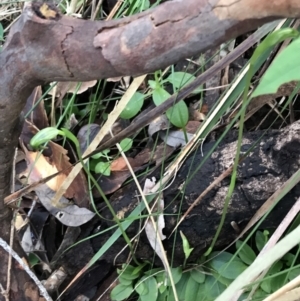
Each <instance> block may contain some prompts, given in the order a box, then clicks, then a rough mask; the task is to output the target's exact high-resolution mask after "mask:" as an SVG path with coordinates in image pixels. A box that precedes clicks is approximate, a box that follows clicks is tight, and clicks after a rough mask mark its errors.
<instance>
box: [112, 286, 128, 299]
mask: <svg viewBox="0 0 300 301" xmlns="http://www.w3.org/2000/svg"><path fill="white" fill-rule="evenodd" d="M132 292H133V289H132V286H127V285H123V284H118V285H117V286H116V287H114V288H113V289H112V291H111V293H110V298H111V300H113V301H122V300H125V299H126V298H128V297H129V296H130V295H131V293H132Z"/></svg>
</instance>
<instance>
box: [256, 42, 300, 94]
mask: <svg viewBox="0 0 300 301" xmlns="http://www.w3.org/2000/svg"><path fill="white" fill-rule="evenodd" d="M299 68H300V38H298V39H296V40H295V41H294V42H292V43H291V44H290V45H289V46H287V47H286V48H285V49H284V50H283V51H282V52H280V53H279V54H278V56H277V57H276V59H275V60H274V61H273V62H272V64H271V65H270V67H269V68H268V70H267V71H266V72H265V74H264V75H263V77H262V79H261V81H260V83H259V85H258V86H257V88H256V89H255V91H254V92H253V93H252V96H251V97H256V96H258V95H263V94H274V93H276V91H277V90H278V88H279V87H280V86H281V85H282V84H284V83H288V82H290V81H293V80H295V81H299V80H300V73H299Z"/></svg>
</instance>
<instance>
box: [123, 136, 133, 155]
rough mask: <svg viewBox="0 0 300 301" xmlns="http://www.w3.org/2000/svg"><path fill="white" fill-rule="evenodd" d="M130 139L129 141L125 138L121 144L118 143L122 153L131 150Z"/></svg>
mask: <svg viewBox="0 0 300 301" xmlns="http://www.w3.org/2000/svg"><path fill="white" fill-rule="evenodd" d="M132 142H133V141H132V139H130V138H125V139H123V140H122V141H121V142H120V146H121V148H122V151H123V152H127V151H128V150H130V149H131V147H132Z"/></svg>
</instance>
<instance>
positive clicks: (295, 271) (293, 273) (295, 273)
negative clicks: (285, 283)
mask: <svg viewBox="0 0 300 301" xmlns="http://www.w3.org/2000/svg"><path fill="white" fill-rule="evenodd" d="M288 273H289V274H288V279H289V280H290V281H292V280H293V279H294V278H296V277H298V276H299V275H300V268H296V269H293V270H291V271H289V272H288Z"/></svg>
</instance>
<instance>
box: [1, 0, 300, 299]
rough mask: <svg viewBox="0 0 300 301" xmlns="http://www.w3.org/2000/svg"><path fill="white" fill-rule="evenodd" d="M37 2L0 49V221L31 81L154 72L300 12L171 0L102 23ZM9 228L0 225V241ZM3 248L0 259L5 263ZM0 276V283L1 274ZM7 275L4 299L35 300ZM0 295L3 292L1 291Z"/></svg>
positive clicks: (288, 7)
mask: <svg viewBox="0 0 300 301" xmlns="http://www.w3.org/2000/svg"><path fill="white" fill-rule="evenodd" d="M41 5H42V4H41V3H38V2H33V3H32V4H29V5H26V8H25V10H24V12H23V14H22V15H21V17H20V18H19V19H18V21H17V22H16V23H15V24H14V25H13V27H12V28H11V30H10V33H9V36H8V38H7V40H6V43H5V45H4V47H3V50H2V52H1V54H0V66H1V68H0V167H1V168H0V218H1V220H0V222H1V225H5V227H8V225H9V221H10V219H11V212H10V211H9V210H8V209H5V208H4V204H3V198H4V197H5V196H6V195H7V194H8V193H9V185H10V178H11V166H12V158H13V153H14V152H13V149H14V147H16V146H17V142H18V137H19V134H20V130H21V126H20V125H21V124H22V122H20V120H21V119H20V113H21V111H22V109H23V107H24V105H25V102H26V99H27V97H28V96H29V95H30V93H31V92H32V90H33V88H34V87H36V86H37V85H40V84H44V83H48V82H51V81H88V80H92V79H100V78H107V77H116V76H120V75H133V76H135V75H139V74H144V73H148V72H152V71H154V70H156V69H159V68H163V67H166V66H167V65H169V64H172V63H174V62H176V61H178V60H179V59H182V58H185V57H189V56H192V55H195V54H198V53H200V52H201V51H204V50H206V49H208V48H209V47H213V46H216V45H219V44H220V43H222V42H225V41H227V40H228V39H230V38H233V37H236V36H237V35H239V34H242V33H244V32H247V31H249V30H252V29H254V28H256V27H257V26H258V25H261V24H263V23H265V22H267V21H268V20H273V19H276V18H280V17H299V16H300V2H299V1H297V0H289V1H288V0H285V1H284V0H274V1H272V2H270V1H267V0H264V1H257V0H241V1H233V0H219V1H218V0H210V1H205V0H184V1H183V0H173V1H169V2H165V3H163V4H162V5H160V6H158V7H156V8H155V9H153V10H149V11H146V12H144V13H141V14H138V15H136V16H133V17H130V18H124V19H121V20H114V21H108V22H92V21H87V20H77V19H74V18H70V17H65V16H61V15H60V14H59V13H58V12H57V11H56V9H55V7H52V6H50V5H48V4H47V9H46V10H42V9H41ZM44 5H45V4H44ZM44 8H45V7H44ZM7 231H8V230H7V229H5V230H3V227H2V230H1V237H2V238H4V239H5V240H8V232H7ZM1 252H2V251H1ZM4 255H5V254H3V256H1V264H2V265H1V266H6V264H7V256H4ZM1 273H4V272H3V270H2V271H1ZM1 276H3V277H1V279H0V281H1V284H2V285H4V283H6V275H4V274H1ZM12 278H13V283H15V284H16V283H18V285H17V286H14V285H12V287H11V292H10V293H11V296H10V297H11V299H10V300H18V301H22V300H39V296H38V292H37V290H34V289H33V290H32V291H33V293H31V294H30V295H28V294H26V293H25V292H27V291H28V290H27V283H28V277H27V275H26V274H25V273H23V272H22V273H19V274H18V273H15V270H13V273H12ZM21 278H22V279H21ZM29 282H30V280H29ZM4 286H5V285H4ZM16 292H18V296H17V295H16ZM16 296H17V297H16ZM0 300H1V301H2V300H4V298H3V297H2V296H0Z"/></svg>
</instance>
